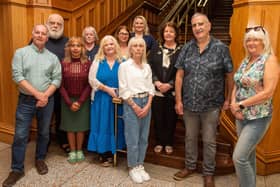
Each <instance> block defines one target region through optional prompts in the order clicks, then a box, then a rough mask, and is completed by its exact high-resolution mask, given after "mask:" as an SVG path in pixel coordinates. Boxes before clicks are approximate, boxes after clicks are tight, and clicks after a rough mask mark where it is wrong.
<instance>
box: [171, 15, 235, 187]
mask: <svg viewBox="0 0 280 187" xmlns="http://www.w3.org/2000/svg"><path fill="white" fill-rule="evenodd" d="M191 24H192V30H193V34H194V36H195V39H192V40H191V41H189V42H188V43H186V44H185V46H184V47H183V49H182V50H181V53H180V55H179V57H178V59H177V62H176V65H175V67H176V68H177V69H178V70H177V74H176V82H175V92H176V105H175V109H176V112H177V114H179V115H183V116H184V121H185V129H186V137H185V154H186V158H185V163H186V166H185V168H184V169H183V170H181V171H179V172H177V173H176V174H175V175H174V179H176V180H182V179H184V178H186V177H188V176H189V175H190V174H192V173H193V172H194V170H195V169H196V162H197V157H198V153H197V150H198V144H197V140H198V136H199V133H200V132H201V133H202V140H203V176H204V186H215V183H214V178H213V175H214V171H215V164H216V163H215V155H216V130H217V124H218V120H219V114H220V109H221V107H222V109H224V110H226V109H228V108H229V103H230V102H229V99H230V95H231V90H232V85H233V84H232V73H231V72H232V71H233V65H232V60H231V57H230V53H229V49H228V47H227V46H226V45H225V44H223V43H222V42H221V41H219V40H218V39H216V38H214V37H212V36H210V30H211V23H210V22H209V20H208V18H207V16H206V15H204V14H201V13H195V14H194V15H193V16H192V20H191ZM225 87H227V88H228V90H227V92H226V96H225Z"/></svg>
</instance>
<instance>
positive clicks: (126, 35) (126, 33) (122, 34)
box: [119, 32, 129, 36]
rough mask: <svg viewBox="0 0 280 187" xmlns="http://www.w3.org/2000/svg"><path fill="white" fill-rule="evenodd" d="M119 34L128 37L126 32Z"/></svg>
mask: <svg viewBox="0 0 280 187" xmlns="http://www.w3.org/2000/svg"><path fill="white" fill-rule="evenodd" d="M119 34H120V35H125V36H128V35H129V33H128V32H120V33H119Z"/></svg>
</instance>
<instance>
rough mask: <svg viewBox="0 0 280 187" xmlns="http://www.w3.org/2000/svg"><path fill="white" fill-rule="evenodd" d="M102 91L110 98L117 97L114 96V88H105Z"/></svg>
mask: <svg viewBox="0 0 280 187" xmlns="http://www.w3.org/2000/svg"><path fill="white" fill-rule="evenodd" d="M104 91H105V92H107V93H108V94H109V95H110V96H111V97H118V96H117V94H116V88H112V87H109V86H105V88H104Z"/></svg>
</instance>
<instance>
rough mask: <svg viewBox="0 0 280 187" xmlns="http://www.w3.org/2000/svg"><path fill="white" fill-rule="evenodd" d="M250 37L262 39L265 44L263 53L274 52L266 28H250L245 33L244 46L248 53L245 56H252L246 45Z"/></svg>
mask: <svg viewBox="0 0 280 187" xmlns="http://www.w3.org/2000/svg"><path fill="white" fill-rule="evenodd" d="M252 28H253V27H252ZM250 38H255V39H259V40H261V41H262V43H263V46H264V49H263V53H262V54H274V52H273V49H272V46H271V43H270V39H269V34H268V32H267V30H266V29H265V28H263V27H261V28H260V29H259V30H255V29H250V30H249V31H248V32H246V33H245V35H244V41H243V46H244V49H245V53H246V56H245V58H248V57H250V54H249V52H248V49H247V47H246V42H247V40H248V39H250Z"/></svg>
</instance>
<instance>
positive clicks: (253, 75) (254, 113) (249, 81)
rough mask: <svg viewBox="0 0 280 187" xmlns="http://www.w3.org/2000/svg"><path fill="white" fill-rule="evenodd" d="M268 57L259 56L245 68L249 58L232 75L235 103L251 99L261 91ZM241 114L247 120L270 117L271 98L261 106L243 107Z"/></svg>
mask: <svg viewBox="0 0 280 187" xmlns="http://www.w3.org/2000/svg"><path fill="white" fill-rule="evenodd" d="M268 56H269V55H261V56H259V57H258V58H257V59H256V60H255V62H254V63H253V64H252V65H251V66H250V67H247V66H248V64H249V58H246V59H244V60H243V62H242V63H241V65H240V67H239V69H238V70H237V72H236V73H235V74H234V81H235V85H236V86H237V90H236V96H235V97H236V102H240V101H242V100H245V99H247V98H249V97H252V96H254V95H256V94H257V93H258V92H259V91H261V90H262V89H263V76H264V67H265V61H266V60H267V58H268ZM246 68H247V69H246ZM242 113H243V116H244V118H245V119H248V120H253V119H258V118H263V117H267V116H271V115H272V98H270V99H268V100H266V101H264V102H263V103H261V104H257V105H252V106H248V107H245V109H244V110H242Z"/></svg>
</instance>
